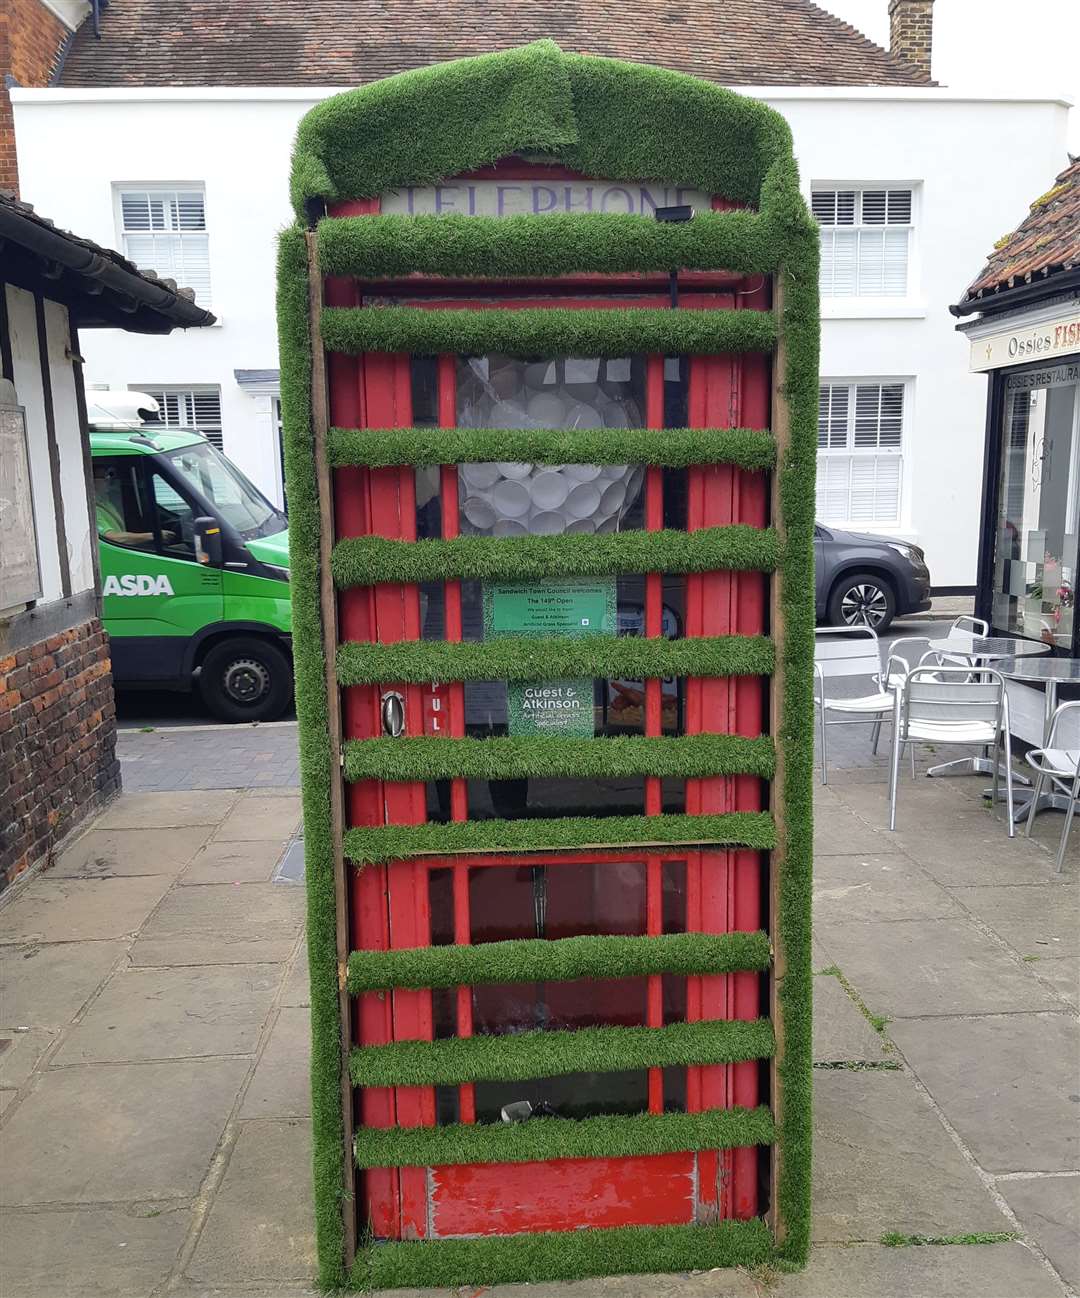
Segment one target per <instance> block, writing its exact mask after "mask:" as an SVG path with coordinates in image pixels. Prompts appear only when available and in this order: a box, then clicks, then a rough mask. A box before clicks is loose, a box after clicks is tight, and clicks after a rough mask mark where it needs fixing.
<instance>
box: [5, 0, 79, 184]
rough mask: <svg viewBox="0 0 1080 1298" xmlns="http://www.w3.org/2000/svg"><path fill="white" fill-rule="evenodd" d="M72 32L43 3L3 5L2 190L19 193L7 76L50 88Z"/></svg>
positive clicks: (8, 0) (26, 0)
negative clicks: (61, 48)
mask: <svg viewBox="0 0 1080 1298" xmlns="http://www.w3.org/2000/svg"><path fill="white" fill-rule="evenodd" d="M67 34H68V29H67V28H66V27H65V26H64V24H63V23H62V22H61V21H60V19H59V18H57V16H56V15H55V14H54V13H53V12H52V11H51V10H49V9H46V8H45V6H44V5H43V4H41V3H40V0H3V3H0V189H12V190H14V191H15V192H16V193H18V192H19V169H18V162H17V159H16V157H15V125H14V121H13V118H12V111H11V97H10V96H9V95H8V92H7V87H6V86H5V85H4V84H3V79H4V77H5V76H6V75H9V74H10V75H11V76H12V77H14V78H15V80H16V82H18V84H19V85H20V86H47V85H48V84H49V77H50V76H51V75H52V71H53V68H54V67H55V66H56V60H57V57H58V56H59V54H60V47H61V46H62V45H63V43H64V40H65V38H66V37H67Z"/></svg>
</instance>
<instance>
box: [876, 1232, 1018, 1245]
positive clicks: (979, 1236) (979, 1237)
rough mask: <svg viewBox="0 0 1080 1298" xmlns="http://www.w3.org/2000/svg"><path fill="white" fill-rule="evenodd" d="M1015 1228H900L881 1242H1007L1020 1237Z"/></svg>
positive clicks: (920, 1243) (917, 1243)
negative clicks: (965, 1231) (907, 1231)
mask: <svg viewBox="0 0 1080 1298" xmlns="http://www.w3.org/2000/svg"><path fill="white" fill-rule="evenodd" d="M1019 1238H1020V1233H1019V1231H1015V1230H982V1231H974V1232H973V1233H972V1234H970V1235H904V1234H901V1232H900V1231H898V1230H887V1231H886V1232H885V1234H884V1235H882V1237H881V1243H882V1244H884V1245H885V1246H886V1247H887V1248H923V1247H924V1246H925V1245H927V1244H1005V1243H1007V1242H1008V1241H1009V1240H1011V1239H1019Z"/></svg>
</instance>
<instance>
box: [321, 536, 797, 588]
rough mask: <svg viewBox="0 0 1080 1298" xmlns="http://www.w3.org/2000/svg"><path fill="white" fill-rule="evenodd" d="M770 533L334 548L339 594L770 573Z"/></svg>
mask: <svg viewBox="0 0 1080 1298" xmlns="http://www.w3.org/2000/svg"><path fill="white" fill-rule="evenodd" d="M777 558H778V554H777V548H776V534H775V533H774V532H773V531H772V529H771V528H767V527H748V526H747V525H746V524H744V523H735V524H731V525H730V526H728V527H703V528H701V529H700V530H698V531H696V532H677V531H674V530H670V529H667V530H664V531H661V532H613V533H610V534H605V535H603V536H584V535H576V534H568V535H563V536H504V537H487V536H456V537H454V538H453V539H452V540H449V541H444V540H425V541H391V540H388V539H387V538H385V537H382V536H357V537H348V538H346V539H345V540H343V541H338V543H337V545H335V546H334V553H333V559H332V563H333V571H334V581H335V582H336V583H337V586H338V588H339V589H342V590H343V589H346V588H348V587H350V586H372V585H375V584H377V583H379V582H391V581H392V582H423V581H455V580H458V579H459V578H460V579H463V580H466V581H543V580H545V579H550V578H552V577H606V576H619V575H621V574H626V573H641V572H710V571H714V570H725V571H740V572H751V571H756V572H771V571H772V569H773V568H774V567H775V566H776V563H777Z"/></svg>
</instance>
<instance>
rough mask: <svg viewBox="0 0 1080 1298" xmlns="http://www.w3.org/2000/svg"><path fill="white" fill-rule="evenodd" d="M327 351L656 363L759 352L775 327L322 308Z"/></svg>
mask: <svg viewBox="0 0 1080 1298" xmlns="http://www.w3.org/2000/svg"><path fill="white" fill-rule="evenodd" d="M322 339H323V343H324V345H325V346H326V348H327V350H328V351H331V352H344V353H347V354H350V355H356V354H358V353H360V352H408V353H410V354H412V355H414V356H438V355H440V354H443V353H446V352H449V353H451V354H455V355H464V356H483V355H489V354H491V353H498V354H500V355H502V356H521V357H525V358H530V357H546V356H632V355H635V354H636V353H639V352H641V353H650V352H651V353H653V354H660V355H664V356H698V355H710V356H712V355H724V354H728V353H731V352H767V351H771V350H772V349H773V348H774V347H775V346H776V321H775V319H774V317H773V316H772V315H771V314H770V313H769V312H767V311H738V310H731V311H670V310H665V309H662V308H654V307H638V308H634V309H631V310H608V309H607V308H604V307H583V308H581V309H579V310H574V309H573V308H569V307H550V308H549V307H523V308H522V309H521V310H518V311H503V310H497V309H490V310H488V309H481V310H476V311H463V310H453V309H451V310H446V309H442V308H434V309H432V310H427V309H426V308H424V307H411V306H367V307H327V308H326V310H325V311H324V312H323V315H322Z"/></svg>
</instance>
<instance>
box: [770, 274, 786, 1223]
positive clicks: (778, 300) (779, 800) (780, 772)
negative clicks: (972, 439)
mask: <svg viewBox="0 0 1080 1298" xmlns="http://www.w3.org/2000/svg"><path fill="white" fill-rule="evenodd" d="M773 313H774V315H775V316H776V320H777V324H778V338H777V344H776V351H775V353H774V354H773V365H772V401H771V424H772V431H773V437H774V438H775V440H776V467H775V468H774V469H773V473H772V487H771V493H770V502H769V521H770V523H771V524H772V526H773V527H774V528H775V529H776V534H777V540H778V541H779V548H780V552H781V553H783V548H784V544H785V541H786V529H785V526H784V513H783V506H782V503H781V499H780V474H781V471H782V467H783V463H784V457H785V456H786V455H787V452H788V448H789V446H790V444H791V420H790V411H789V409H788V403H787V397H786V396H785V395H784V391H783V384H784V378H785V376H786V374H787V346H786V344H785V342H784V332H783V314H784V287H783V267H781V268H780V269H779V270H778V271H777V272H776V275H775V277H774V279H773ZM782 581H783V576H782V574H781V573H780V572H775V573H773V576H772V580H771V581H770V583H769V631H770V634H771V636H772V640H773V644H774V645H775V646H776V665H775V667H774V669H773V675H772V681H771V684H770V688H769V719H770V729H771V733H772V736H773V739H774V740H775V739H776V738H777V737H778V736H779V734H780V731H781V727H782V725H783V721H784V680H785V672H786V664H785V662H784V637H785V634H786V625H785V620H784V605H783V601H782V599H781V583H782ZM784 775H785V762H784V749H783V745H781V744H777V745H776V773H775V775H774V776H773V780H772V788H771V797H770V804H771V810H772V814H773V820H774V821H775V823H776V847H775V848H774V849H773V851H772V854H771V856H770V859H769V935H770V937H771V939H772V948H773V959H772V968H771V970H770V973H769V1017H770V1018H771V1019H772V1024H773V1031H774V1033H775V1034H776V1053H775V1054H774V1055H773V1058H772V1061H771V1063H770V1065H769V1082H770V1092H771V1095H772V1110H773V1120H774V1122H775V1124H776V1129H777V1132H779V1131H780V1128H781V1121H782V1117H783V1108H784V1094H783V1091H782V1090H781V1087H780V1064H781V1062H782V1060H783V1058H784V1024H783V1019H782V1017H781V1014H780V999H779V996H778V994H777V993H778V986H779V983H780V982H781V981H782V980H783V977H784V973H785V970H786V965H787V961H786V955H785V951H784V941H783V934H782V933H780V931H779V929H778V926H777V916H778V915H779V912H780V871H781V869H782V868H783V865H784V849H785V843H786V838H787V835H786V815H785V811H786V808H785V800H784ZM770 1158H771V1175H770V1181H771V1185H770V1199H769V1223H770V1225H771V1226H772V1230H773V1235H774V1237H775V1239H776V1243H777V1245H778V1246H779V1245H780V1244H781V1243H782V1242H783V1239H784V1236H785V1234H786V1233H787V1223H786V1222H785V1221H784V1219H783V1217H782V1216H781V1214H780V1210H779V1186H780V1144H779V1140H777V1141H775V1142H774V1143H773V1145H772V1148H771V1150H770Z"/></svg>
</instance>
